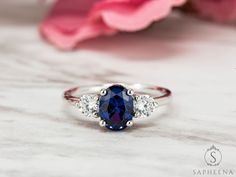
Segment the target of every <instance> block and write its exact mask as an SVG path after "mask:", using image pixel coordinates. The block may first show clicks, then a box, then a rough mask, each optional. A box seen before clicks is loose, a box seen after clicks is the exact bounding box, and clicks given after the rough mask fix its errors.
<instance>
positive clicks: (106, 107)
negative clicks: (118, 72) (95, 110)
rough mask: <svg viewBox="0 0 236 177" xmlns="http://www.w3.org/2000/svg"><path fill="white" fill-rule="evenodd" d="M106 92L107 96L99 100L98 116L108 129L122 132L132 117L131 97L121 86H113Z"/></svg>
mask: <svg viewBox="0 0 236 177" xmlns="http://www.w3.org/2000/svg"><path fill="white" fill-rule="evenodd" d="M106 91H107V94H106V95H104V96H101V97H100V99H99V116H100V117H101V120H104V121H105V122H106V127H107V128H108V129H111V130H122V129H124V128H126V127H127V126H126V123H127V122H128V121H130V120H132V119H133V117H134V105H133V101H134V100H133V97H132V96H130V95H128V94H127V89H126V88H125V87H123V86H121V85H113V86H111V87H109V88H107V89H106Z"/></svg>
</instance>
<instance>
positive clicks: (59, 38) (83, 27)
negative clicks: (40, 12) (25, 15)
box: [40, 0, 116, 49]
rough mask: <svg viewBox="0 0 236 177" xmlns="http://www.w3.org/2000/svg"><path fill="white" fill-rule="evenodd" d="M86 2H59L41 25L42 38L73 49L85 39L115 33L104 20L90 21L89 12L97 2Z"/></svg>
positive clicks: (91, 0)
mask: <svg viewBox="0 0 236 177" xmlns="http://www.w3.org/2000/svg"><path fill="white" fill-rule="evenodd" d="M85 2H86V3H85ZM85 2H83V3H82V1H78V0H58V1H57V2H56V4H55V5H54V6H53V8H52V10H51V12H50V14H49V15H48V16H47V18H46V19H45V20H44V21H43V22H42V23H41V25H40V32H41V34H42V36H43V37H44V38H46V39H47V40H48V41H49V42H51V43H53V44H55V45H56V46H57V47H59V48H62V49H71V48H73V47H75V46H76V44H77V43H78V42H80V41H83V40H85V39H89V38H93V37H96V36H99V35H102V34H107V35H111V34H113V33H115V32H116V30H114V29H111V28H109V27H107V26H106V24H104V23H103V21H102V20H96V21H89V20H88V16H87V14H88V11H89V9H90V8H91V7H92V5H93V4H94V3H95V2H97V0H86V1H85Z"/></svg>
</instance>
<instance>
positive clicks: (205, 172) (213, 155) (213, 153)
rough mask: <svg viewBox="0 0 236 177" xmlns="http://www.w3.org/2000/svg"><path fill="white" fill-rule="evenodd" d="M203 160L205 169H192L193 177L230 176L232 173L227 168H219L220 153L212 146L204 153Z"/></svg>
mask: <svg viewBox="0 0 236 177" xmlns="http://www.w3.org/2000/svg"><path fill="white" fill-rule="evenodd" d="M204 160H205V163H206V164H207V165H206V167H205V168H196V169H193V175H194V176H220V177H222V176H232V175H234V171H233V170H232V169H228V168H222V167H220V166H219V165H220V163H221V161H222V154H221V151H220V150H219V149H218V148H216V146H214V145H212V146H211V147H210V148H208V149H207V150H206V151H205V153H204Z"/></svg>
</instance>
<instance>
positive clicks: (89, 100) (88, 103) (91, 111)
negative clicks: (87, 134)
mask: <svg viewBox="0 0 236 177" xmlns="http://www.w3.org/2000/svg"><path fill="white" fill-rule="evenodd" d="M77 107H78V108H79V110H80V111H81V112H82V114H84V115H85V116H87V117H96V115H97V112H98V96H97V95H83V96H81V97H80V101H79V103H78V104H77Z"/></svg>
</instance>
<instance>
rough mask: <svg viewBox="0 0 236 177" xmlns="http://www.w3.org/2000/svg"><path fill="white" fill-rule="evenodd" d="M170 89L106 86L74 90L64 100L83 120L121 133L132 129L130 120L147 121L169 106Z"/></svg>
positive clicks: (68, 91) (145, 86)
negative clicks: (154, 113)
mask: <svg viewBox="0 0 236 177" xmlns="http://www.w3.org/2000/svg"><path fill="white" fill-rule="evenodd" d="M170 96H171V91H170V90H169V89H166V88H163V87H158V86H148V85H143V84H132V85H129V84H105V85H102V86H91V87H88V86H86V87H75V88H72V89H69V90H67V91H65V93H64V99H65V100H66V101H67V102H68V103H69V104H70V105H73V106H75V107H76V108H78V109H79V110H80V112H81V113H82V114H83V115H84V116H85V117H93V118H99V120H100V121H99V125H100V126H101V127H107V128H108V129H110V130H123V129H125V128H126V127H131V126H132V125H133V118H143V117H148V116H150V115H151V113H152V112H154V111H155V110H156V109H157V108H158V107H159V106H162V105H165V104H167V103H168V101H169V98H170Z"/></svg>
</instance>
